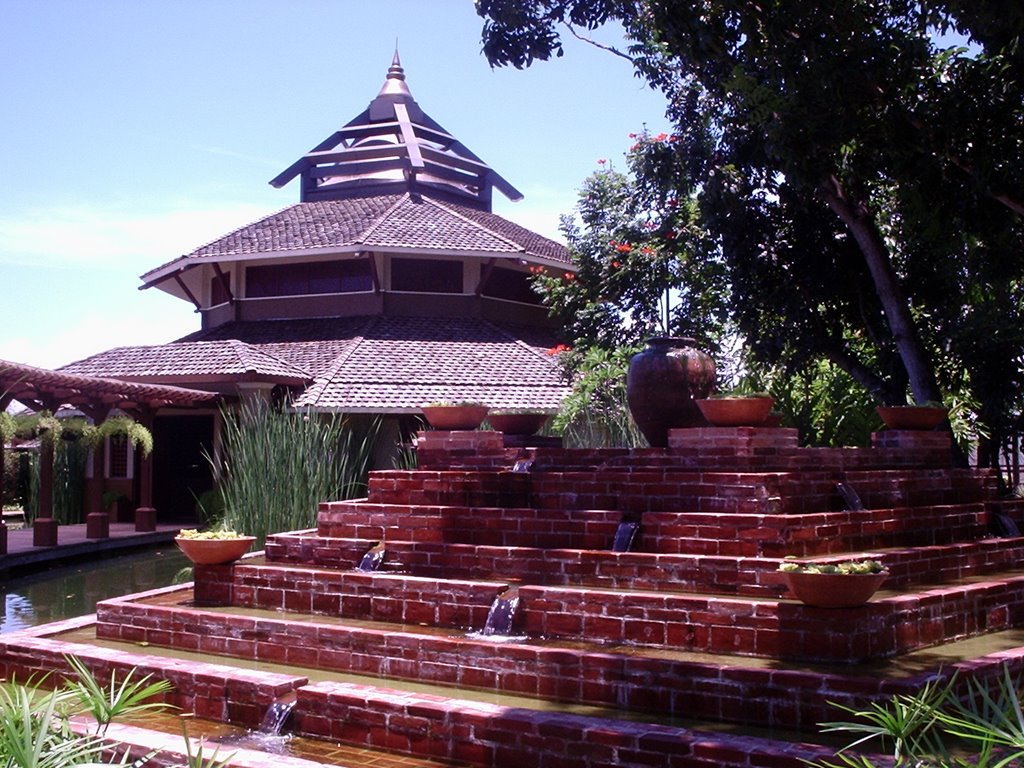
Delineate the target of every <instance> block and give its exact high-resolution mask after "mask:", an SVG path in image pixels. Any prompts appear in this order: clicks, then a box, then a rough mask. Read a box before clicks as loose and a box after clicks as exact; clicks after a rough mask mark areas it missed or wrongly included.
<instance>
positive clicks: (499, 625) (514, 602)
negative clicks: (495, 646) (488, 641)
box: [480, 587, 519, 637]
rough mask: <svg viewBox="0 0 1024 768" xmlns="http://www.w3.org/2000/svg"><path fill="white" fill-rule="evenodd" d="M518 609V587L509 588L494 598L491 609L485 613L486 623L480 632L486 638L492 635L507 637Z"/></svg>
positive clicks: (510, 632)
mask: <svg viewBox="0 0 1024 768" xmlns="http://www.w3.org/2000/svg"><path fill="white" fill-rule="evenodd" d="M518 609H519V587H509V588H508V589H506V590H505V591H504V592H502V593H501V594H499V595H498V596H497V597H496V598H494V602H493V603H491V609H490V610H489V611H488V612H487V621H486V622H484V628H483V629H482V630H481V631H480V634H481V635H484V636H486V637H489V636H492V635H502V636H505V637H507V636H509V635H511V634H512V622H513V621H514V620H515V617H516V611H517V610H518Z"/></svg>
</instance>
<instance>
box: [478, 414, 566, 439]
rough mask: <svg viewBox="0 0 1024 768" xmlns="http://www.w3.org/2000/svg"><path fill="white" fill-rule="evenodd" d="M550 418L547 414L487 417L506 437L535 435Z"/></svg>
mask: <svg viewBox="0 0 1024 768" xmlns="http://www.w3.org/2000/svg"><path fill="white" fill-rule="evenodd" d="M549 418H551V417H550V416H549V415H548V414H546V413H491V414H488V416H487V420H488V421H489V422H490V423H491V426H492V427H494V428H495V429H496V430H498V431H499V432H504V433H505V434H506V435H533V434H535V433H537V432H538V431H540V428H541V427H543V426H544V425H545V424H546V423H547V421H548V419H549Z"/></svg>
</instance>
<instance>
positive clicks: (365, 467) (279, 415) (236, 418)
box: [207, 399, 379, 546]
mask: <svg viewBox="0 0 1024 768" xmlns="http://www.w3.org/2000/svg"><path fill="white" fill-rule="evenodd" d="M223 423H224V427H223V430H222V433H221V435H222V438H223V442H222V450H221V451H220V453H219V454H218V455H217V456H215V457H209V456H208V457H207V459H208V460H209V461H210V463H211V466H212V467H213V476H214V480H215V482H216V484H217V487H218V488H219V490H220V493H221V497H222V500H223V508H224V513H223V517H222V519H221V520H220V521H219V523H218V524H219V526H220V527H223V528H228V529H232V530H236V531H239V532H240V533H244V534H247V535H250V536H256V537H257V539H258V546H262V544H263V542H264V541H265V539H266V537H267V535H268V534H270V533H278V532H281V531H293V530H301V529H305V528H310V527H312V526H313V525H315V523H316V511H317V506H318V504H319V503H320V502H321V501H330V500H337V499H347V498H353V497H356V496H361V495H363V494H365V492H366V476H367V473H368V471H369V469H370V463H371V460H372V457H373V451H374V444H375V441H376V437H377V433H378V431H379V421H378V420H376V419H374V420H371V421H369V422H362V423H360V424H359V425H356V424H355V423H353V422H351V421H350V420H348V419H346V418H343V417H342V416H340V415H338V414H318V413H313V412H311V411H306V410H291V409H287V408H277V407H275V406H273V405H272V404H270V403H266V402H263V401H260V400H255V399H253V400H247V401H245V402H243V403H242V404H241V406H240V407H239V409H238V410H237V411H236V412H231V411H227V410H225V411H224V412H223Z"/></svg>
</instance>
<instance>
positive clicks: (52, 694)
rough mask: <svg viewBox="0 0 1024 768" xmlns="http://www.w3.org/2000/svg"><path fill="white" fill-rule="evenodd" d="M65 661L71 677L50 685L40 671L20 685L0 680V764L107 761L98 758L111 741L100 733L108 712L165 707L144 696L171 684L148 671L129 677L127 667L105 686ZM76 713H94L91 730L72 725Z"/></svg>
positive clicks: (15, 767) (48, 766) (10, 767)
mask: <svg viewBox="0 0 1024 768" xmlns="http://www.w3.org/2000/svg"><path fill="white" fill-rule="evenodd" d="M67 661H68V663H69V664H70V665H71V667H72V669H73V671H74V673H75V678H74V679H69V680H67V681H66V682H65V684H64V685H63V686H62V687H60V688H57V689H55V690H44V689H43V685H44V683H46V678H45V677H44V678H39V679H30V680H29V681H28V682H27V683H26V684H24V685H22V684H19V683H16V682H9V681H6V680H4V681H0V766H3V768H67V766H73V765H83V764H87V763H88V764H106V763H103V762H102V760H101V758H102V756H103V753H104V752H105V751H106V750H107V749H109V747H110V744H109V742H105V741H104V740H103V739H102V736H103V733H104V732H105V731H106V729H107V727H108V726H109V724H110V722H111V720H112V719H113V718H121V717H129V716H131V715H134V714H138V713H139V712H144V711H148V710H152V709H163V708H166V705H164V704H161V703H154V702H150V701H148V700H149V699H150V698H151V697H153V696H159V695H162V694H164V693H166V692H167V691H169V690H170V684H169V683H167V682H166V681H160V682H158V683H148V682H147V681H148V680H149V678H148V676H147V677H146V678H142V679H140V680H132V673H129V674H128V675H127V676H125V678H123V679H122V681H121V683H120V684H118V683H117V681H116V677H112V678H111V683H110V687H109V689H104V687H103V686H102V685H100V683H99V682H98V681H97V680H96V678H95V676H94V675H93V674H92V672H91V671H90V670H89V669H88V668H87V667H86V666H85V665H84V664H82V662H81V661H80V660H79V659H77V658H75V657H70V656H69V657H67ZM78 714H90V715H93V716H94V717H95V718H96V720H97V725H96V730H95V731H94V732H92V733H86V734H82V733H78V732H76V731H74V730H72V728H71V724H70V718H71V717H73V716H74V715H78ZM122 762H123V761H122ZM111 764H113V763H111Z"/></svg>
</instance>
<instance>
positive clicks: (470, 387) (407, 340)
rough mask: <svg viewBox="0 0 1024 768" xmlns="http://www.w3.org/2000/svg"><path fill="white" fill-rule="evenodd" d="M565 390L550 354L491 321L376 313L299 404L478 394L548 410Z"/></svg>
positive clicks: (406, 401)
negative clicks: (367, 325) (374, 318)
mask: <svg viewBox="0 0 1024 768" xmlns="http://www.w3.org/2000/svg"><path fill="white" fill-rule="evenodd" d="M549 346H550V345H549ZM566 394H567V389H566V387H565V385H564V383H563V382H562V381H561V379H560V376H559V372H558V369H557V367H556V366H555V364H554V361H553V359H552V358H551V357H550V356H548V355H547V354H546V353H545V352H544V351H542V350H541V349H538V348H535V347H531V346H530V345H529V344H527V343H525V342H524V341H522V340H521V339H519V338H517V337H516V336H515V335H514V334H512V333H510V332H509V331H507V330H505V329H503V328H500V327H499V326H497V325H495V324H493V323H490V322H487V321H485V320H476V319H446V318H410V317H381V318H378V319H377V320H376V321H375V322H374V323H373V324H372V325H371V326H370V327H369V328H367V329H366V330H364V331H363V333H362V334H361V336H360V337H359V338H358V339H357V340H356V343H355V344H354V345H353V347H352V348H351V349H350V350H349V351H348V352H347V354H344V355H342V356H340V357H339V358H338V360H337V362H336V364H335V365H334V366H332V368H331V369H330V370H329V371H326V372H324V373H323V374H322V375H320V376H318V377H317V379H316V381H315V382H314V384H313V386H311V387H310V388H309V389H308V390H307V391H306V392H305V394H304V395H303V396H302V398H301V399H300V400H299V404H300V405H312V406H315V407H317V408H321V409H324V410H345V409H348V408H360V409H363V408H365V409H371V410H373V409H384V408H391V409H403V410H409V409H416V408H418V407H419V406H421V405H422V404H423V403H427V402H432V401H436V400H479V401H480V402H484V403H487V404H488V405H490V406H492V407H499V406H500V407H522V408H526V407H530V408H544V409H552V410H553V409H556V408H557V407H558V405H559V403H560V402H561V401H562V399H563V398H564V397H565V395H566Z"/></svg>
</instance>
